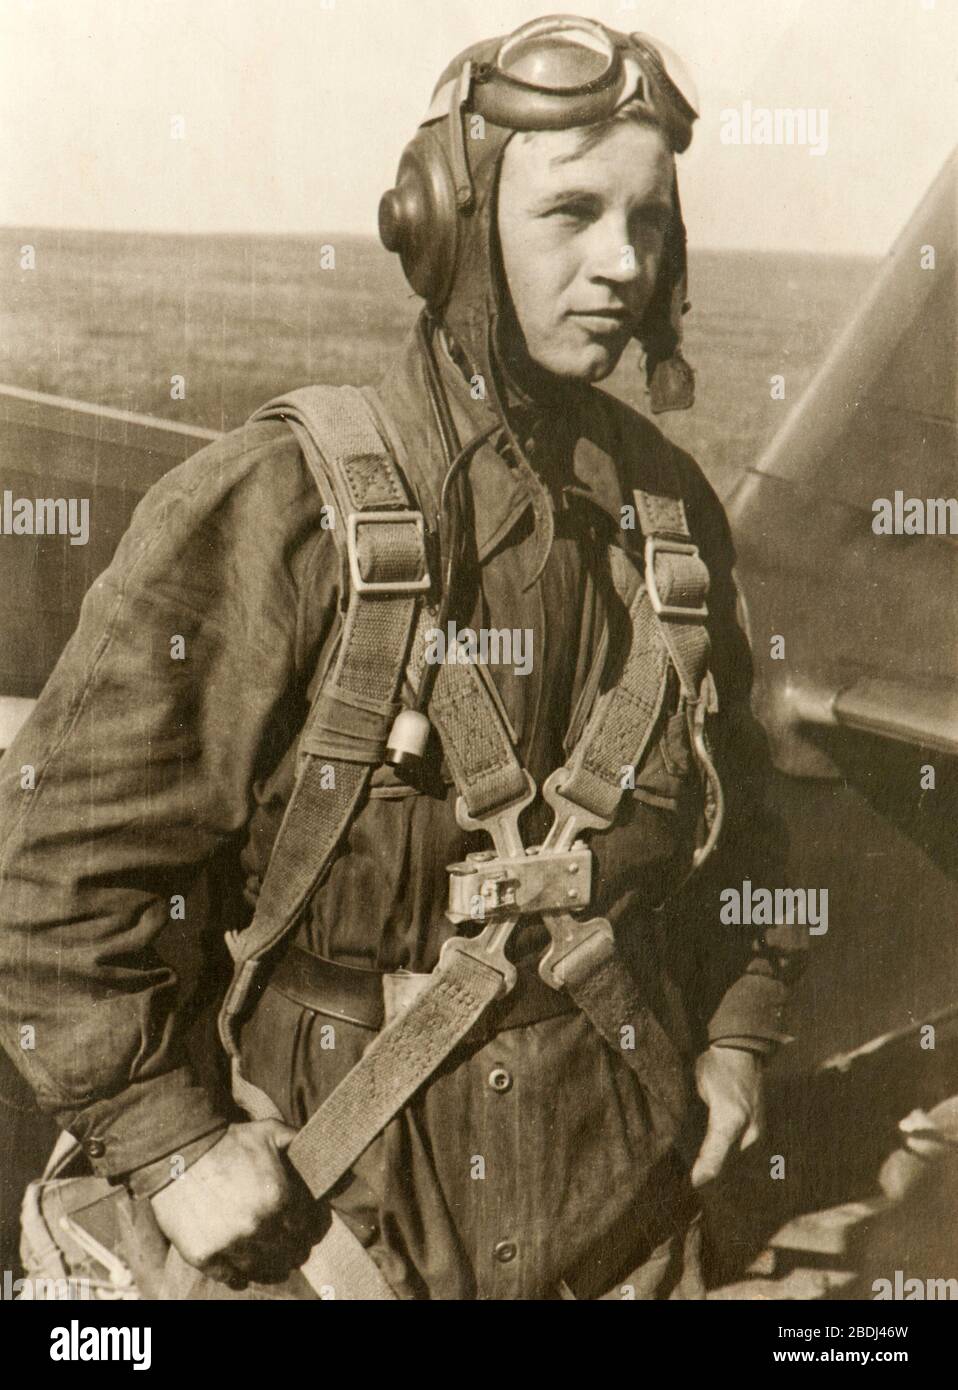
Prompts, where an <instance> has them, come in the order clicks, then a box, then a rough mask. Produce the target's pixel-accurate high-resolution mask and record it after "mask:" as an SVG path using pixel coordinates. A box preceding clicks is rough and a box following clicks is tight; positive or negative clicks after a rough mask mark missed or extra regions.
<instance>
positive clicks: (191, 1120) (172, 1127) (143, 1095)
mask: <svg viewBox="0 0 958 1390" xmlns="http://www.w3.org/2000/svg"><path fill="white" fill-rule="evenodd" d="M56 1120H57V1123H58V1124H59V1125H60V1127H61V1128H62V1129H68V1130H69V1131H70V1133H71V1134H73V1135H74V1136H75V1137H76V1138H77V1139H79V1141H80V1144H81V1145H82V1147H83V1151H84V1153H85V1154H86V1156H87V1158H88V1159H89V1160H90V1163H91V1164H92V1166H93V1170H94V1172H95V1173H97V1174H98V1175H99V1176H100V1177H104V1178H117V1177H120V1176H121V1175H122V1174H125V1173H129V1172H130V1171H131V1170H132V1169H134V1168H142V1167H144V1166H145V1165H146V1164H148V1163H152V1162H154V1161H156V1160H157V1159H162V1158H165V1157H166V1156H167V1155H168V1154H173V1153H177V1152H180V1151H182V1149H183V1148H184V1147H185V1146H186V1145H187V1144H190V1143H192V1141H193V1140H194V1139H199V1138H202V1137H203V1136H204V1135H207V1134H210V1133H212V1131H213V1130H215V1129H223V1128H225V1127H226V1125H227V1124H228V1120H227V1118H226V1116H225V1114H224V1113H223V1111H222V1109H221V1108H220V1107H219V1106H218V1105H217V1104H216V1102H215V1101H214V1099H213V1097H212V1096H211V1095H210V1093H209V1092H208V1091H207V1090H206V1089H205V1088H204V1087H202V1086H199V1085H197V1083H196V1079H195V1077H194V1075H193V1073H192V1071H191V1070H190V1068H189V1067H179V1068H177V1069H176V1070H175V1071H171V1072H165V1073H164V1074H163V1075H162V1076H155V1077H153V1078H151V1080H149V1081H138V1082H135V1083H134V1084H133V1085H132V1086H128V1087H127V1088H126V1090H125V1091H120V1092H119V1093H118V1094H117V1095H114V1096H110V1097H109V1099H108V1100H98V1101H94V1102H93V1103H92V1104H91V1105H87V1106H84V1107H83V1109H82V1110H77V1109H72V1110H61V1111H59V1112H58V1113H57V1115H56Z"/></svg>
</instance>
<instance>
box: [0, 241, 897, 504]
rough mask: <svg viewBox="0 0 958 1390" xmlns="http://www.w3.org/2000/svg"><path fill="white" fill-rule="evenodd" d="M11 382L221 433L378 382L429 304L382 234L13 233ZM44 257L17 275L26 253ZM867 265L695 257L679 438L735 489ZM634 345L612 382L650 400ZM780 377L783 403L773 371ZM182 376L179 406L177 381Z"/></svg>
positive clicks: (4, 334) (853, 299)
mask: <svg viewBox="0 0 958 1390" xmlns="http://www.w3.org/2000/svg"><path fill="white" fill-rule="evenodd" d="M0 235H2V238H3V242H4V245H5V251H4V254H3V256H2V265H3V271H2V273H0V274H2V278H0V381H5V382H8V383H11V384H13V385H17V386H25V387H32V388H34V389H36V390H41V391H49V392H52V393H54V394H60V395H68V396H73V397H76V398H79V399H81V400H88V401H96V402H100V403H103V404H107V405H112V406H118V407H121V408H123V409H126V410H136V411H143V412H146V413H148V414H154V415H162V416H166V417H168V418H171V419H179V420H183V421H188V422H191V423H195V424H202V425H206V426H209V427H211V428H215V429H229V428H232V427H233V426H235V425H238V424H240V423H241V422H242V421H243V419H244V418H245V417H246V416H247V415H248V414H249V413H250V412H251V411H252V410H253V409H255V407H256V406H257V405H259V404H261V403H262V402H263V401H265V400H267V399H268V398H269V397H270V396H272V395H275V394H276V393H277V392H279V391H281V390H286V389H289V388H292V387H295V386H301V385H304V384H306V383H308V382H314V381H328V382H333V383H340V382H346V381H352V382H356V383H363V382H372V381H375V380H376V379H377V378H378V377H379V376H380V375H381V373H382V372H383V371H385V370H386V369H387V368H388V362H389V358H390V354H391V353H392V351H393V350H394V348H395V347H396V346H397V344H398V343H399V342H400V341H401V339H402V337H403V335H404V333H405V332H406V330H407V328H408V327H409V326H410V325H411V324H412V322H413V321H414V319H415V316H416V313H417V309H418V304H419V301H418V300H416V299H415V298H414V296H413V295H412V294H411V292H410V291H409V290H408V288H407V287H406V284H405V281H404V280H403V278H402V274H401V272H400V269H399V264H398V261H397V260H396V258H395V257H393V256H390V255H388V254H387V253H386V252H385V251H384V250H383V249H382V248H381V247H380V246H379V244H378V242H376V241H374V240H373V239H371V238H367V237H347V236H337V237H334V238H331V239H330V240H331V242H332V243H333V244H334V247H335V261H336V264H335V269H332V270H324V269H322V268H321V248H322V246H323V245H324V240H323V238H321V237H308V238H307V237H225V236H215V237H213V236H154V235H145V234H136V233H129V234H127V233H106V232H75V231H56V230H41V229H30V228H16V229H12V228H7V229H5V230H4V231H3V232H2V234H0ZM26 243H29V244H30V245H32V246H34V247H35V250H36V268H35V269H34V270H22V269H21V268H20V248H21V246H23V245H24V244H26ZM874 269H875V263H874V262H873V261H869V260H858V259H843V258H833V257H817V256H793V255H783V254H770V253H769V254H761V253H753V252H734V253H728V252H702V253H699V254H698V255H693V258H692V272H691V298H692V301H693V310H692V313H691V314H690V316H689V319H688V334H687V356H688V357H689V360H690V361H691V362H692V363H693V364H694V366H695V367H696V369H697V372H698V380H699V392H698V401H697V404H696V407H695V409H694V410H693V411H691V412H689V413H687V414H685V415H672V416H669V417H666V428H667V431H668V433H669V434H670V435H671V436H672V437H673V438H674V439H675V440H676V441H677V442H678V443H679V444H681V445H682V446H683V447H684V448H687V449H689V450H690V451H691V452H692V453H693V454H695V455H696V457H698V458H699V460H700V462H701V463H702V465H703V467H704V468H705V469H706V471H707V472H708V473H709V475H710V477H711V478H712V480H713V482H714V483H715V484H716V486H717V487H718V488H719V491H720V492H724V491H725V489H726V487H727V485H728V482H729V481H730V479H731V478H732V476H733V475H734V472H735V470H736V469H737V468H741V467H742V466H743V465H746V464H748V463H749V462H750V461H751V460H752V459H754V457H755V456H756V454H757V453H758V451H759V450H760V449H761V448H762V446H763V445H764V444H765V443H767V441H768V440H769V438H770V437H771V436H772V434H773V433H774V431H775V429H776V428H777V426H778V425H779V424H780V422H781V420H782V419H783V418H784V412H785V411H786V410H787V408H788V406H789V405H790V404H791V403H792V402H794V401H795V400H797V399H798V397H799V395H800V394H801V392H802V390H803V389H804V387H805V386H806V385H807V383H808V381H809V379H810V377H811V375H812V373H813V372H814V370H815V368H816V367H817V366H818V364H819V363H820V361H821V360H822V358H823V356H824V354H825V352H826V350H827V348H828V346H829V344H830V343H831V342H832V340H833V338H834V337H835V335H836V333H837V332H838V331H839V329H840V328H841V326H842V325H843V323H844V322H845V320H846V318H847V316H848V315H849V313H850V312H851V311H852V310H853V309H854V307H855V305H856V304H857V303H858V301H859V299H860V297H861V295H862V293H863V291H864V289H865V287H866V286H867V284H868V282H869V280H870V278H871V276H872V275H873V274H874ZM637 367H638V353H637V349H635V348H634V347H633V348H630V350H629V352H628V353H627V354H626V357H625V359H624V360H623V363H622V365H621V366H620V368H619V370H618V372H617V373H616V375H615V377H614V378H613V379H612V381H611V382H610V386H611V388H612V389H613V390H615V391H616V392H617V393H618V394H620V395H622V396H623V397H624V398H625V399H627V400H629V401H630V402H631V403H632V404H633V405H636V406H638V407H639V408H640V409H642V408H643V386H642V380H641V378H640V375H639V372H638V370H637ZM779 372H780V373H782V374H784V376H785V379H786V388H785V389H786V400H785V401H784V402H781V401H773V400H772V399H771V397H770V391H769V385H768V378H769V376H770V375H772V374H773V373H779ZM174 374H179V375H182V376H184V377H185V378H186V397H185V399H184V400H172V399H171V398H170V377H171V376H173V375H174Z"/></svg>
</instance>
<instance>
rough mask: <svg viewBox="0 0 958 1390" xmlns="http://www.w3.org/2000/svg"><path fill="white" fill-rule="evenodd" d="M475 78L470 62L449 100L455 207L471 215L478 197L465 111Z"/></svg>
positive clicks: (451, 92)
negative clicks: (474, 183) (470, 169)
mask: <svg viewBox="0 0 958 1390" xmlns="http://www.w3.org/2000/svg"><path fill="white" fill-rule="evenodd" d="M473 75H474V69H473V65H472V62H471V61H467V62H465V63H463V65H462V72H461V73H460V74H459V78H458V80H454V81H453V82H451V83H450V84H449V86H450V87H451V88H452V91H450V93H449V97H448V101H449V115H448V120H449V155H450V158H451V160H452V178H453V183H454V184H455V186H456V206H457V207H458V208H459V210H460V211H461V212H468V211H469V209H470V208H471V207H472V205H473V203H474V201H475V196H476V195H475V189H474V188H473V186H472V174H471V173H470V171H469V159H468V156H467V155H466V132H465V126H464V122H463V109H464V108H465V107H466V106H467V105H468V103H469V99H470V96H471V94H472V79H473ZM445 90H446V88H443V91H445ZM440 95H441V93H440ZM433 104H434V105H435V103H433Z"/></svg>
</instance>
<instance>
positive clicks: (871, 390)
mask: <svg viewBox="0 0 958 1390" xmlns="http://www.w3.org/2000/svg"><path fill="white" fill-rule="evenodd" d="M956 183H958V152H956V153H955V154H953V155H952V157H951V158H950V160H949V162H948V163H947V164H946V166H945V167H944V169H943V170H942V171H941V173H940V175H939V176H938V178H937V179H936V181H935V183H934V184H933V185H932V187H931V188H930V189H929V191H928V193H927V195H926V196H925V198H924V200H923V201H922V203H921V204H920V206H919V207H918V209H917V211H916V212H915V214H914V216H913V217H912V218H911V220H910V221H909V223H908V225H907V226H906V227H905V229H904V231H903V232H902V233H901V235H900V237H899V238H898V240H897V242H896V243H895V246H894V247H893V249H892V251H891V252H890V254H889V256H888V258H887V260H886V261H885V262H884V264H883V266H882V268H881V270H880V271H879V273H878V275H877V277H876V279H875V282H874V285H873V287H872V289H871V291H870V293H869V294H868V296H867V298H866V300H865V302H864V303H863V305H862V307H861V309H860V310H859V312H858V313H857V314H856V315H855V316H854V318H853V319H852V321H851V322H850V323H849V325H848V327H847V328H846V329H845V331H844V332H843V333H842V335H841V336H840V338H839V340H838V341H837V343H836V344H835V346H834V348H833V350H832V351H831V352H830V354H829V355H828V357H827V359H826V360H825V362H824V364H823V365H822V367H821V369H820V370H819V372H818V373H817V374H816V376H815V378H814V380H813V381H812V383H811V385H810V387H809V389H808V391H807V392H806V393H805V395H804V397H803V398H802V399H801V401H799V403H798V404H797V406H796V407H795V408H794V410H793V412H792V414H791V415H790V417H789V418H788V419H787V420H786V422H785V423H784V425H783V427H782V429H781V430H780V431H779V433H778V434H777V435H776V437H775V438H774V439H773V441H772V443H771V445H770V447H769V448H768V449H767V450H766V452H765V454H764V455H763V456H762V458H760V459H759V461H758V462H757V464H756V465H755V467H754V468H753V469H751V470H749V472H748V473H746V474H745V475H743V477H742V479H741V481H740V483H739V484H738V485H737V487H736V489H735V491H734V492H733V494H732V497H731V498H730V501H729V515H730V518H731V521H732V525H733V529H734V531H735V537H736V544H737V548H738V553H739V578H740V581H741V585H742V589H743V593H744V598H745V604H746V609H747V618H748V624H749V628H750V632H751V637H752V642H753V647H754V650H755V658H756V673H757V686H756V695H757V702H758V713H759V715H760V717H761V718H762V720H763V722H764V723H765V725H766V728H767V729H768V732H769V735H770V738H771V742H772V747H773V754H774V757H775V761H776V764H777V765H778V766H779V767H780V768H781V769H782V770H783V771H785V772H792V773H795V774H798V775H831V774H833V772H834V767H833V765H832V764H831V762H830V760H829V758H828V757H827V756H826V755H825V754H824V753H823V752H822V750H821V743H820V740H816V738H815V730H816V729H819V730H820V729H823V728H831V729H835V728H843V727H844V728H851V729H857V730H861V731H864V732H867V733H871V734H876V735H880V736H882V737H884V738H888V739H894V740H897V741H900V742H904V743H910V744H912V745H915V746H918V747H922V748H929V749H936V750H939V751H942V752H945V753H952V754H954V753H958V534H940V533H939V534H933V535H929V534H914V535H898V534H891V535H878V534H876V533H875V531H874V529H873V523H875V522H876V513H875V511H874V510H873V506H874V504H875V502H876V501H877V499H879V498H883V499H886V501H888V503H889V505H890V506H892V507H893V506H894V502H895V494H896V492H897V493H899V494H900V496H901V509H902V510H903V509H904V508H905V507H906V506H907V500H908V499H911V498H916V499H920V500H921V502H922V504H923V505H924V504H925V502H926V501H927V499H948V498H952V499H955V498H958V470H956V463H958V438H956V401H958V390H956V387H958V383H956V361H958V351H956V326H958V294H956V287H958V286H956V242H958V237H956V208H958V201H956ZM955 507H956V509H958V501H956V503H955ZM937 518H938V514H937V513H936V514H935V524H936V525H938V527H939V531H940V521H939V520H938V519H937ZM953 529H958V528H953ZM773 637H780V638H782V639H784V641H783V644H782V645H783V648H784V650H783V651H782V654H781V656H780V657H777V658H776V657H773V656H772V639H773ZM778 650H782V647H781V646H779V648H778Z"/></svg>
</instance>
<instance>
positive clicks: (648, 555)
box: [645, 536, 709, 621]
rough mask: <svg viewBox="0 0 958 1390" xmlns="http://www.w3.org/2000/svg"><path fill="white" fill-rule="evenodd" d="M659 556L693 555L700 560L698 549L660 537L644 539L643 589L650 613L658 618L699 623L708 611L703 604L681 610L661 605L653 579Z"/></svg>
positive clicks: (685, 543)
mask: <svg viewBox="0 0 958 1390" xmlns="http://www.w3.org/2000/svg"><path fill="white" fill-rule="evenodd" d="M659 555H694V556H695V558H696V559H700V556H699V548H698V546H697V545H691V544H689V543H688V542H686V541H672V540H666V539H664V538H663V537H662V536H646V538H645V587H646V589H647V590H648V593H649V602H650V603H651V605H652V611H653V612H654V613H655V615H656V617H658V618H684V619H685V620H686V621H700V620H701V619H703V618H707V617H708V615H709V610H708V608H707V607H706V605H705V604H704V603H703V604H702V605H701V606H700V607H699V608H683V607H681V606H680V605H679V604H674V603H663V601H662V595H661V594H660V593H659V586H658V582H657V580H656V577H655V561H656V559H657V557H658V556H659Z"/></svg>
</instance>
